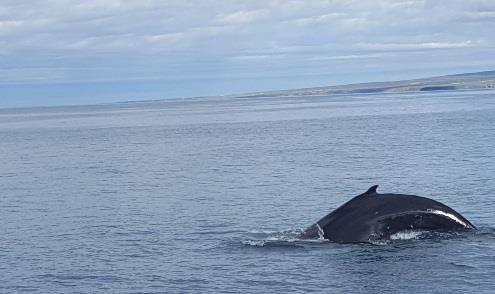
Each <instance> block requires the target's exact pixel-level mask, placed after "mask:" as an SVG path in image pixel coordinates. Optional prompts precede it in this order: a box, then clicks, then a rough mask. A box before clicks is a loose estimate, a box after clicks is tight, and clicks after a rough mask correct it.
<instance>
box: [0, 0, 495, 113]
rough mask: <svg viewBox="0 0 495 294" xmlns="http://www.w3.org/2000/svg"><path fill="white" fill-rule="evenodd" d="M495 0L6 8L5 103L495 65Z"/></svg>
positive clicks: (221, 90)
mask: <svg viewBox="0 0 495 294" xmlns="http://www.w3.org/2000/svg"><path fill="white" fill-rule="evenodd" d="M494 28H495V1H492V0H471V1H465V0H450V1H441V0H437V1H427V0H411V1H402V0H369V1H366V0H356V1H353V0H348V1H328V0H251V1H244V0H242V1H241V0H231V1H224V0H217V1H210V0H178V1H175V0H160V1H158V0H156V1H155V0H139V1H137V0H135V1H134V0H133V1H124V0H84V1H76V0H74V1H64V0H0V107H22V106H39V105H70V104H94V103H111V102H115V101H129V100H132V101H136V100H150V99H166V98H179V97H192V96H209V95H226V94H233V93H245V92H255V91H266V90H277V89H291V88H302V87H313V86H325V85H337V84H348V83H356V82H368V81H390V80H400V79H408V78H417V77H428V76H435V75H443V74H452V73H464V72H476V71H483V70H493V69H495V34H494V33H493V29H494Z"/></svg>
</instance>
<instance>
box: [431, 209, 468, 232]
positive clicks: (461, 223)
mask: <svg viewBox="0 0 495 294" xmlns="http://www.w3.org/2000/svg"><path fill="white" fill-rule="evenodd" d="M428 212H429V213H433V214H437V215H441V216H445V217H447V218H450V219H451V220H453V221H455V222H456V223H458V224H460V225H462V226H464V227H465V228H468V227H470V226H469V225H468V224H466V223H465V222H463V221H462V220H460V219H459V218H458V217H456V216H455V215H453V214H451V213H447V212H444V211H441V210H433V209H428Z"/></svg>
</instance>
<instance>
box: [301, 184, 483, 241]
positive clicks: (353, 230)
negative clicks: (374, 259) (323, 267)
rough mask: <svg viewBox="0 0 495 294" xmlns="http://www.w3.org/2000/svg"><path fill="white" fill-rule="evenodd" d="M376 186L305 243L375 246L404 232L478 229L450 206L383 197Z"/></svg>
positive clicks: (309, 232)
mask: <svg viewBox="0 0 495 294" xmlns="http://www.w3.org/2000/svg"><path fill="white" fill-rule="evenodd" d="M377 188H378V185H375V186H372V187H371V188H369V189H368V190H367V191H366V192H365V193H363V194H360V195H358V196H356V197H354V198H352V199H351V200H349V201H348V202H346V203H344V204H343V205H341V206H340V207H338V208H337V209H335V210H334V211H332V212H330V213H329V214H327V215H326V216H324V217H323V218H321V219H320V220H319V221H317V222H316V223H315V224H313V225H311V226H310V227H308V228H307V229H306V230H304V231H303V232H302V234H301V236H300V237H301V238H302V239H310V238H311V239H312V238H319V239H326V240H330V241H333V242H336V243H375V242H379V241H383V240H390V237H391V236H393V235H394V234H396V233H399V232H404V231H455V230H471V229H475V228H476V227H475V226H474V225H473V224H472V223H471V222H470V221H468V220H467V219H466V218H465V217H463V216H462V215H461V214H460V213H458V212H456V211H455V210H453V209H452V208H450V207H448V206H447V205H445V204H443V203H440V202H438V201H435V200H433V199H429V198H426V197H421V196H416V195H405V194H381V193H378V192H377Z"/></svg>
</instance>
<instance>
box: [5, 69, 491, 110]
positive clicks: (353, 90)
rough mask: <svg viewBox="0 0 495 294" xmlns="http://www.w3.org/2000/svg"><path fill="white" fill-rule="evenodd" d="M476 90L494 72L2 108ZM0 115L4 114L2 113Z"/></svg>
mask: <svg viewBox="0 0 495 294" xmlns="http://www.w3.org/2000/svg"><path fill="white" fill-rule="evenodd" d="M470 90H471V91H474V90H495V70H493V71H483V72H475V73H464V74H454V75H445V76H436V77H429V78H420V79H410V80H400V81H392V82H370V83H357V84H346V85H337V86H322V87H312V88H299V89H287V90H273V91H259V92H248V93H238V94H227V95H214V96H194V97H176V98H166V99H152V100H122V101H117V102H109V103H95V104H61V105H46V106H45V105H33V106H20V107H0V111H2V110H15V109H19V110H21V109H22V110H25V109H30V108H53V107H91V106H100V107H101V106H109V107H111V106H114V105H129V104H139V103H142V104H148V103H165V102H171V101H178V100H179V101H194V100H196V101H201V100H204V99H213V98H219V99H229V98H231V99H236V98H267V99H269V98H276V97H311V96H327V95H352V94H355V95H359V94H380V93H382V94H393V93H396V94H402V93H420V92H421V93H425V92H436V91H470ZM0 114H1V113H0Z"/></svg>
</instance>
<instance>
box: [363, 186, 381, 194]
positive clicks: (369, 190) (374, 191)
mask: <svg viewBox="0 0 495 294" xmlns="http://www.w3.org/2000/svg"><path fill="white" fill-rule="evenodd" d="M377 188H378V185H374V186H372V187H371V188H369V189H368V191H366V192H365V193H364V194H376V189H377Z"/></svg>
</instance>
